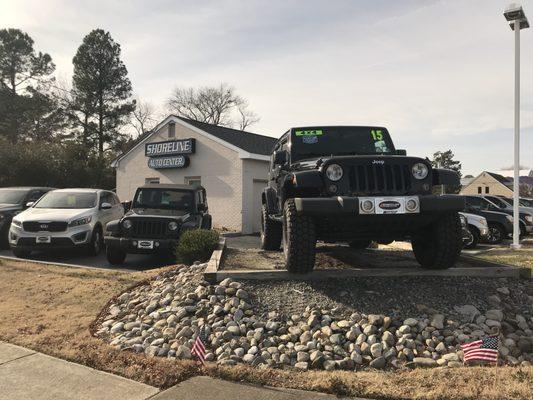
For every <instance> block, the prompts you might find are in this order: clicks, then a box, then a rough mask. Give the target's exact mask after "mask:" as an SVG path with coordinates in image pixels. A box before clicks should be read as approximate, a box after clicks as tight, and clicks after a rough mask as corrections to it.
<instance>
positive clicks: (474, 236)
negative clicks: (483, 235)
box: [465, 225, 479, 250]
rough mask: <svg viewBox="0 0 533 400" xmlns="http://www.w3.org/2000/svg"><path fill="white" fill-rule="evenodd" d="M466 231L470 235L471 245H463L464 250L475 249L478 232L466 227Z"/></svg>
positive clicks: (469, 226) (471, 227)
mask: <svg viewBox="0 0 533 400" xmlns="http://www.w3.org/2000/svg"><path fill="white" fill-rule="evenodd" d="M468 230H469V231H470V234H471V235H472V242H471V243H468V244H467V243H465V249H469V250H470V249H475V248H476V247H477V245H478V243H479V231H478V230H477V228H475V227H473V226H471V225H468Z"/></svg>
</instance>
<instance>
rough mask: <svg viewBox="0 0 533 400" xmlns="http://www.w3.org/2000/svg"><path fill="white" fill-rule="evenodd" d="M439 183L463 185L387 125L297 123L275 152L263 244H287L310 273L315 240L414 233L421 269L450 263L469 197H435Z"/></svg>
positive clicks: (291, 264)
mask: <svg viewBox="0 0 533 400" xmlns="http://www.w3.org/2000/svg"><path fill="white" fill-rule="evenodd" d="M435 185H459V176H458V174H457V173H456V172H454V171H450V170H445V169H434V168H432V167H431V163H430V162H429V160H428V159H427V158H426V159H423V158H417V157H407V156H406V152H405V150H396V149H395V147H394V144H393V143H392V140H391V138H390V136H389V132H388V131H387V129H385V128H382V127H368V126H323V127H306V128H292V129H290V130H289V131H288V132H286V133H285V134H284V135H283V136H282V137H281V138H280V139H279V140H278V141H277V143H276V145H275V146H274V149H273V153H272V156H271V162H270V172H269V183H268V186H267V187H266V188H265V190H264V192H263V194H262V203H263V205H262V207H263V209H262V229H261V246H262V248H263V249H265V250H278V249H279V248H280V246H281V244H282V242H283V251H284V255H285V266H286V268H287V270H288V271H290V272H300V273H304V272H310V271H312V270H313V267H314V264H315V246H316V242H317V240H322V241H324V242H330V243H334V242H348V243H349V244H350V246H352V247H354V248H365V247H367V246H368V245H369V244H370V243H371V241H377V242H378V243H390V242H392V241H394V240H405V239H409V240H411V243H412V246H413V251H414V254H415V257H416V259H417V260H418V262H419V263H420V264H421V265H422V267H424V268H430V269H445V268H449V267H451V266H453V265H454V263H455V261H456V259H457V257H458V255H459V253H460V251H461V248H462V240H461V223H460V220H459V215H458V211H461V210H463V209H464V207H465V203H464V198H462V197H460V196H447V195H442V196H436V195H433V194H432V188H433V186H435Z"/></svg>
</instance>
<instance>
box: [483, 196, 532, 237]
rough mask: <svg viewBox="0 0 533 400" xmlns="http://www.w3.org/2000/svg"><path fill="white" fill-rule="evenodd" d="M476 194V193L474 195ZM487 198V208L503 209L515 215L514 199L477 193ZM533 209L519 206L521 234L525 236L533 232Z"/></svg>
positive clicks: (502, 210)
mask: <svg viewBox="0 0 533 400" xmlns="http://www.w3.org/2000/svg"><path fill="white" fill-rule="evenodd" d="M474 196H475V195H474ZM476 197H481V198H483V199H484V200H485V203H484V204H485V206H486V207H487V209H491V208H492V209H494V207H493V206H496V207H497V208H496V209H495V210H496V211H501V212H504V213H506V214H509V215H511V216H512V215H513V199H509V198H507V197H504V196H489V195H477V196H476ZM532 211H533V210H529V209H528V208H526V207H520V208H519V215H520V235H521V236H525V235H529V234H530V233H531V232H533V212H532Z"/></svg>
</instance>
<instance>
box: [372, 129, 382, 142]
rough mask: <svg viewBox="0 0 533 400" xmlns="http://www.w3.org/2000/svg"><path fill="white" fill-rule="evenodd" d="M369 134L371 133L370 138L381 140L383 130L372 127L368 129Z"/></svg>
mask: <svg viewBox="0 0 533 400" xmlns="http://www.w3.org/2000/svg"><path fill="white" fill-rule="evenodd" d="M370 134H371V135H372V139H374V141H375V142H376V141H378V140H383V132H382V131H381V129H377V130H374V129H372V130H371V131H370Z"/></svg>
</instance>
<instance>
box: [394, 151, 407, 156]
mask: <svg viewBox="0 0 533 400" xmlns="http://www.w3.org/2000/svg"><path fill="white" fill-rule="evenodd" d="M396 155H398V156H406V155H407V150H396Z"/></svg>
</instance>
